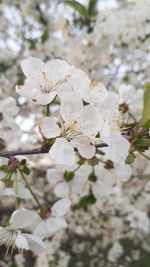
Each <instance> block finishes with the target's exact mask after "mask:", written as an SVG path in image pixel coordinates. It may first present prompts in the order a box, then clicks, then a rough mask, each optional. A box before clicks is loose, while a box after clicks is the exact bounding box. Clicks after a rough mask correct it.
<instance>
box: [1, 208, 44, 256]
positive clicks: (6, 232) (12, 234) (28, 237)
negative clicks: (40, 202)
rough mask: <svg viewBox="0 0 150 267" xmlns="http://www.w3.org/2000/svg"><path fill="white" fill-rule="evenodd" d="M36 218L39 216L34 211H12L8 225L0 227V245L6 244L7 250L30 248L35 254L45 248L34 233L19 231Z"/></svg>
mask: <svg viewBox="0 0 150 267" xmlns="http://www.w3.org/2000/svg"><path fill="white" fill-rule="evenodd" d="M38 219H39V216H38V214H36V212H34V211H30V210H27V209H20V210H16V211H14V212H13V214H12V215H11V218H10V226H8V227H1V228H0V245H2V244H4V245H6V247H7V252H8V251H9V249H11V251H13V250H14V249H16V248H18V250H19V251H20V252H21V251H23V250H24V249H25V250H29V249H30V250H32V251H33V252H34V253H36V254H39V253H42V252H43V251H44V250H45V246H44V243H43V242H42V240H41V239H40V238H39V237H37V236H36V235H33V234H26V233H22V232H21V230H22V229H23V228H26V227H29V226H30V225H31V224H32V223H34V222H35V221H36V220H38ZM20 229H21V230H20Z"/></svg>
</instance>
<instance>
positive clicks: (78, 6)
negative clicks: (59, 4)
mask: <svg viewBox="0 0 150 267" xmlns="http://www.w3.org/2000/svg"><path fill="white" fill-rule="evenodd" d="M65 3H66V4H67V5H68V6H71V7H73V8H74V9H75V10H76V11H78V12H79V14H80V15H82V16H83V17H87V16H88V14H87V10H86V8H85V6H84V5H82V4H80V3H79V2H78V1H66V2H65Z"/></svg>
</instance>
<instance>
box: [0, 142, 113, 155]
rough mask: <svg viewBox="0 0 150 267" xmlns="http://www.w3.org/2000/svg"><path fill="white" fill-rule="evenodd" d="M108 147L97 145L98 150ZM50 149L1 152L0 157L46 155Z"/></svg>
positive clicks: (46, 147)
mask: <svg viewBox="0 0 150 267" xmlns="http://www.w3.org/2000/svg"><path fill="white" fill-rule="evenodd" d="M107 146H108V145H107V144H105V143H101V144H97V145H95V147H96V148H99V147H107ZM49 149H50V148H49V147H48V146H44V147H40V148H35V149H31V150H16V151H0V157H3V158H12V157H14V156H19V155H36V154H45V153H48V152H49ZM74 150H75V151H77V149H76V148H75V149H74Z"/></svg>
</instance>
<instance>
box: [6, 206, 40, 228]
mask: <svg viewBox="0 0 150 267" xmlns="http://www.w3.org/2000/svg"><path fill="white" fill-rule="evenodd" d="M36 219H39V215H38V214H37V213H36V212H34V211H31V210H27V209H20V210H15V211H14V212H13V214H12V215H11V218H10V223H11V224H12V226H13V228H15V229H19V228H25V227H28V226H29V225H31V224H32V223H33V222H34V221H35V220H36Z"/></svg>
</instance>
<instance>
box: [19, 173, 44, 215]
mask: <svg viewBox="0 0 150 267" xmlns="http://www.w3.org/2000/svg"><path fill="white" fill-rule="evenodd" d="M19 171H20V170H19ZM20 174H21V177H22V179H23V181H24V183H25V185H26V187H27V188H28V189H29V191H30V193H31V195H32V196H33V198H34V200H35V201H36V203H37V205H38V206H39V208H40V210H42V206H41V204H40V202H39V200H38V198H37V196H36V195H35V194H34V192H33V190H32V188H31V186H30V184H29V183H28V181H27V179H26V177H25V176H24V174H23V173H22V171H20Z"/></svg>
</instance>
